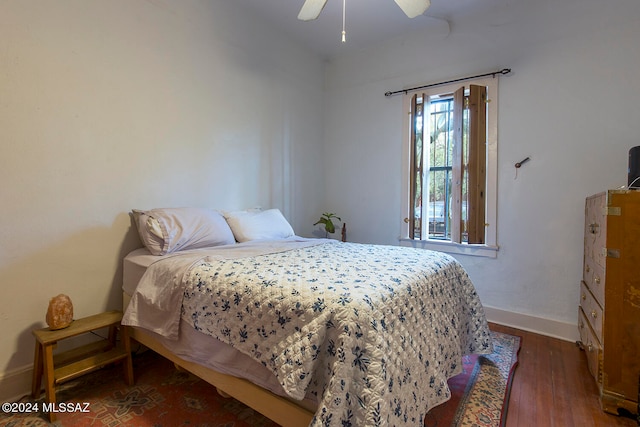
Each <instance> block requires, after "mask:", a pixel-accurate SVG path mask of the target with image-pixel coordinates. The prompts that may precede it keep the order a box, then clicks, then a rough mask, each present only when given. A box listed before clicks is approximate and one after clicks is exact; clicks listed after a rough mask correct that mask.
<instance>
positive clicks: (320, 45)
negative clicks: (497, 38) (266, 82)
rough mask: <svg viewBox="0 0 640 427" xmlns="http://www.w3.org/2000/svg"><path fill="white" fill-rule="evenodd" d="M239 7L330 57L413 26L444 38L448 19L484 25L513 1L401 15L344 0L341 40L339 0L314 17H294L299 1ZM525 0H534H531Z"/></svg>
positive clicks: (478, 1) (454, 4)
mask: <svg viewBox="0 0 640 427" xmlns="http://www.w3.org/2000/svg"><path fill="white" fill-rule="evenodd" d="M234 2H235V3H237V4H239V5H241V7H244V8H246V9H247V10H250V11H252V12H253V13H255V14H256V15H259V16H262V17H263V18H264V19H266V20H267V21H269V22H271V23H272V24H273V25H274V26H276V27H277V28H281V29H282V30H283V31H284V32H285V33H287V34H289V36H290V37H292V38H295V39H297V40H299V42H300V43H301V44H302V45H304V46H305V47H306V48H308V49H311V50H313V51H314V52H316V53H318V54H319V55H322V56H323V57H325V58H330V57H333V56H336V55H341V54H343V53H347V52H350V51H353V50H354V49H362V48H366V47H368V46H372V45H374V44H376V43H380V42H382V41H384V40H387V39H389V38H392V37H397V36H401V35H403V34H406V33H408V32H413V31H417V30H422V31H424V30H429V31H433V32H434V33H438V34H440V35H442V36H446V35H447V34H448V32H449V30H450V25H451V24H452V23H459V22H464V21H467V20H468V18H470V17H472V16H473V17H475V18H474V19H475V20H476V23H477V19H484V20H488V21H490V22H487V24H489V25H496V22H497V21H496V20H499V21H500V22H498V24H501V23H503V22H504V20H505V19H508V20H510V17H508V16H506V15H505V14H510V13H511V10H513V9H514V8H513V7H510V6H512V5H513V4H514V3H518V4H524V3H527V2H526V1H519V0H431V6H430V7H429V9H427V11H426V12H425V14H424V15H421V16H418V17H416V18H413V19H409V18H407V16H406V15H405V14H404V13H403V12H402V10H401V9H400V8H399V7H398V5H397V4H396V3H395V2H394V1H393V0H346V32H347V42H346V43H341V41H340V38H341V34H342V0H328V1H327V4H326V6H325V8H324V10H323V11H322V13H321V14H320V17H319V18H318V19H316V20H314V21H308V22H303V21H299V20H298V19H297V16H298V12H299V11H300V8H301V7H302V4H303V3H304V0H234ZM528 3H534V2H532V1H531V0H529V1H528Z"/></svg>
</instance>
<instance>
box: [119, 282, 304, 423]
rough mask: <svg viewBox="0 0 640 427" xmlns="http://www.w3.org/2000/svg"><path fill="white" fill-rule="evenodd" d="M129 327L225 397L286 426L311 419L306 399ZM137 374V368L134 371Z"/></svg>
mask: <svg viewBox="0 0 640 427" xmlns="http://www.w3.org/2000/svg"><path fill="white" fill-rule="evenodd" d="M129 300H130V296H129V295H127V294H124V296H123V303H124V304H123V307H124V309H126V307H127V305H128V304H129ZM125 327H126V328H128V331H129V337H130V338H132V339H134V340H135V341H137V342H139V343H140V344H142V345H144V346H146V347H148V348H149V349H151V350H153V351H155V352H156V353H158V354H160V355H162V356H163V357H165V358H167V359H169V360H171V361H172V362H173V363H174V364H175V365H177V366H179V367H180V368H182V369H184V370H186V371H189V372H191V373H192V374H194V375H195V376H197V377H199V378H201V379H203V380H204V381H206V382H208V383H209V384H211V385H213V386H214V387H215V388H216V389H217V390H218V393H219V394H220V395H221V396H223V397H227V398H228V397H232V398H234V399H236V400H238V401H240V402H242V403H244V404H245V405H247V406H249V407H250V408H252V409H254V410H256V411H258V412H260V413H261V414H262V415H264V416H265V417H267V418H269V419H271V420H272V421H274V422H276V423H278V424H280V425H281V426H283V427H306V426H308V425H309V424H310V423H311V419H312V418H313V416H314V413H315V408H313V407H312V406H311V405H305V402H298V401H293V400H289V399H287V398H284V397H281V396H278V395H276V394H274V393H272V392H270V391H268V390H265V389H263V388H262V387H260V386H257V385H255V384H254V383H252V382H250V381H248V380H245V379H242V378H238V377H234V376H231V375H226V374H222V373H220V372H217V371H215V370H213V369H211V368H207V367H205V366H202V365H200V364H197V363H194V362H191V361H188V360H185V359H182V358H181V357H178V356H176V355H175V354H173V353H172V352H171V351H170V350H169V349H167V348H166V347H165V346H164V345H162V344H161V343H160V342H159V341H158V340H156V339H155V338H154V337H153V336H151V335H150V334H148V333H146V332H145V331H144V330H142V329H139V328H133V327H129V326H125ZM134 378H135V372H134Z"/></svg>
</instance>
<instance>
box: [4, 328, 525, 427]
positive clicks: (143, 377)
mask: <svg viewBox="0 0 640 427" xmlns="http://www.w3.org/2000/svg"><path fill="white" fill-rule="evenodd" d="M492 335H493V340H494V349H495V352H494V353H493V354H490V355H486V356H475V355H474V356H465V357H464V359H463V365H464V371H463V372H462V373H461V374H460V375H458V376H456V377H454V378H452V379H451V380H450V381H449V384H450V388H451V391H452V394H453V396H452V398H451V400H450V401H448V402H446V403H444V404H442V405H440V406H438V407H436V408H433V409H432V410H431V411H430V412H429V413H428V414H427V416H426V417H425V422H424V425H425V427H434V426H474V427H485V426H486V427H489V426H491V427H494V426H501V425H502V419H503V418H506V417H505V415H506V409H507V402H508V398H509V389H510V385H511V378H512V374H513V370H514V368H515V366H516V365H517V355H518V351H519V349H520V338H519V337H515V336H512V335H507V334H502V333H497V332H492ZM134 372H135V375H136V384H135V385H134V386H132V387H127V386H126V385H125V383H124V379H123V373H122V369H121V367H120V366H112V367H106V368H104V369H102V370H100V371H97V372H94V373H92V374H89V375H85V376H83V377H80V378H78V379H76V380H73V381H70V382H68V383H65V384H63V385H61V386H59V387H58V388H57V393H56V396H57V399H58V402H65V403H67V404H72V405H69V406H70V407H71V408H73V409H72V410H73V412H66V413H58V415H57V421H56V422H55V423H53V424H51V423H49V422H47V421H46V419H47V418H46V417H45V416H44V414H43V413H42V412H41V411H40V412H39V413H28V414H27V413H22V414H14V415H12V416H8V415H7V414H4V413H3V414H1V415H0V426H3V427H5V426H6V427H18V426H28V427H39V426H60V427H76V426H78V427H85V426H86V427H88V426H96V427H120V426H136V427H174V426H201V427H214V426H215V427H245V426H246V427H277V424H275V423H273V422H271V421H270V420H268V419H267V418H265V417H263V416H262V415H260V414H259V413H257V412H255V411H253V410H252V409H250V408H248V407H247V406H245V405H244V404H242V403H240V402H238V401H236V400H234V399H225V398H223V397H221V396H220V395H219V394H218V393H217V392H216V390H215V388H214V387H212V386H211V385H209V384H208V383H206V382H204V381H202V380H200V379H198V378H196V377H194V376H193V375H190V374H188V373H186V372H181V371H178V370H176V369H175V368H174V366H173V364H172V363H171V362H169V361H167V360H166V359H164V358H163V357H161V356H158V355H157V354H155V353H154V352H152V351H146V352H143V353H141V354H140V355H137V356H135V357H134ZM33 402H34V401H33V400H32V399H30V398H29V397H25V398H23V399H21V400H20V403H25V404H27V403H33ZM35 402H37V403H38V404H39V406H38V407H39V408H40V409H41V408H42V403H43V400H42V399H40V400H38V401H35ZM85 409H86V410H87V412H82V411H83V410H85Z"/></svg>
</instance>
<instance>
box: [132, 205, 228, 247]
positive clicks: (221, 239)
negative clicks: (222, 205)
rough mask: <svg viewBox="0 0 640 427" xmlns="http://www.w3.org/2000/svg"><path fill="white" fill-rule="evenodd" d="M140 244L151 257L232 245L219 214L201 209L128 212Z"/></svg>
mask: <svg viewBox="0 0 640 427" xmlns="http://www.w3.org/2000/svg"><path fill="white" fill-rule="evenodd" d="M132 214H133V217H134V220H135V223H136V225H137V226H138V234H139V236H140V240H141V241H142V243H143V244H144V245H145V247H146V248H147V249H149V252H151V253H152V254H153V255H165V254H168V253H172V252H176V251H181V250H187V249H197V248H206V247H211V246H220V245H229V244H232V243H235V242H236V241H235V238H234V237H233V233H232V232H231V229H230V228H229V225H228V224H227V222H226V221H225V219H224V217H223V216H222V214H221V213H219V212H217V211H214V210H211V209H204V208H161V209H151V210H148V211H141V210H137V209H134V210H133V211H132Z"/></svg>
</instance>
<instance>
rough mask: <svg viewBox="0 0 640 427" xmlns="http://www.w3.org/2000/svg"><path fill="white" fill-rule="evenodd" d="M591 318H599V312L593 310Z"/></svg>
mask: <svg viewBox="0 0 640 427" xmlns="http://www.w3.org/2000/svg"><path fill="white" fill-rule="evenodd" d="M591 317H593V318H594V319H597V318H598V312H597V311H595V310H591Z"/></svg>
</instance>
